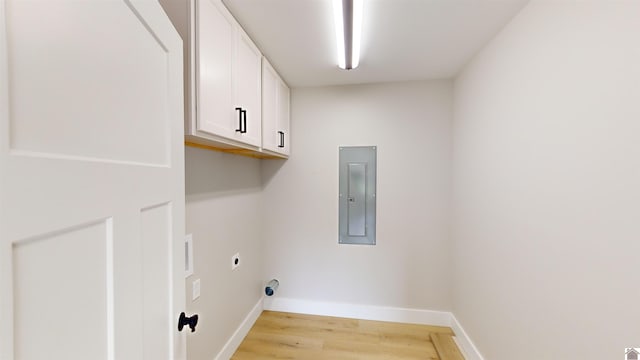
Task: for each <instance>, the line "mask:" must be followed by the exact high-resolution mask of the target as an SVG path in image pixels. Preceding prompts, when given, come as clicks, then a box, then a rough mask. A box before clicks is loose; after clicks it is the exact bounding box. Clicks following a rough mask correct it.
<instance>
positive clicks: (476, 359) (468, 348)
mask: <svg viewBox="0 0 640 360" xmlns="http://www.w3.org/2000/svg"><path fill="white" fill-rule="evenodd" d="M450 315H451V329H452V330H453V333H454V334H456V336H455V337H454V338H453V339H454V340H455V342H456V344H457V345H458V348H459V349H460V351H462V355H464V358H465V359H466V360H484V357H482V354H480V351H478V348H476V346H475V345H474V344H473V341H471V338H470V337H469V335H467V332H466V331H464V329H463V328H462V325H460V323H459V322H458V319H456V317H455V315H453V314H450Z"/></svg>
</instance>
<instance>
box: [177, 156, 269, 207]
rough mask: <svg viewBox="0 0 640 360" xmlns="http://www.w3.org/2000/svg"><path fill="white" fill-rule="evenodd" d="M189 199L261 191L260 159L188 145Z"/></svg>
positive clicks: (187, 175) (187, 181) (186, 167)
mask: <svg viewBox="0 0 640 360" xmlns="http://www.w3.org/2000/svg"><path fill="white" fill-rule="evenodd" d="M185 175H186V176H185V187H186V195H187V198H188V200H195V201H197V200H198V199H210V198H213V197H222V196H228V195H233V194H237V193H247V192H252V191H260V190H261V188H262V184H261V180H260V160H258V159H253V158H249V157H245V156H240V155H231V154H225V153H221V152H216V151H210V150H204V149H198V148H192V147H188V146H187V147H186V148H185Z"/></svg>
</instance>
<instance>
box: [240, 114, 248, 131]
mask: <svg viewBox="0 0 640 360" xmlns="http://www.w3.org/2000/svg"><path fill="white" fill-rule="evenodd" d="M240 112H242V123H243V125H244V127H243V128H242V131H240V133H241V134H244V133H246V132H247V110H240Z"/></svg>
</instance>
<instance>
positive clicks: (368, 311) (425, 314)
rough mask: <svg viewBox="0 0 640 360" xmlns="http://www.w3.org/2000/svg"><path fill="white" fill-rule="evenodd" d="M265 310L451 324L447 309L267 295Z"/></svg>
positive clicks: (441, 324)
mask: <svg viewBox="0 0 640 360" xmlns="http://www.w3.org/2000/svg"><path fill="white" fill-rule="evenodd" d="M264 309H265V310H273V311H283V312H292V313H300V314H310V315H322V316H335V317H343V318H350V319H362V320H376V321H393V322H402V323H409V324H422V325H436V326H450V325H451V313H450V312H446V311H432V310H422V309H405V308H396V307H387V306H373V305H357V304H346V303H331V302H321V301H313V300H301V299H287V298H266V299H265V300H264Z"/></svg>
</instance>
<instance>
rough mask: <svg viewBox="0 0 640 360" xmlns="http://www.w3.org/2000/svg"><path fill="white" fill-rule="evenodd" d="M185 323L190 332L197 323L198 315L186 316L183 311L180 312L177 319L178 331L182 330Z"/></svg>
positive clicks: (194, 328) (194, 329)
mask: <svg viewBox="0 0 640 360" xmlns="http://www.w3.org/2000/svg"><path fill="white" fill-rule="evenodd" d="M185 325H187V326H189V328H190V329H191V332H194V331H196V325H198V315H197V314H196V315H193V316H191V317H187V315H186V314H185V313H184V312H182V313H180V318H179V319H178V331H182V329H183V328H184V326H185Z"/></svg>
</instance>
